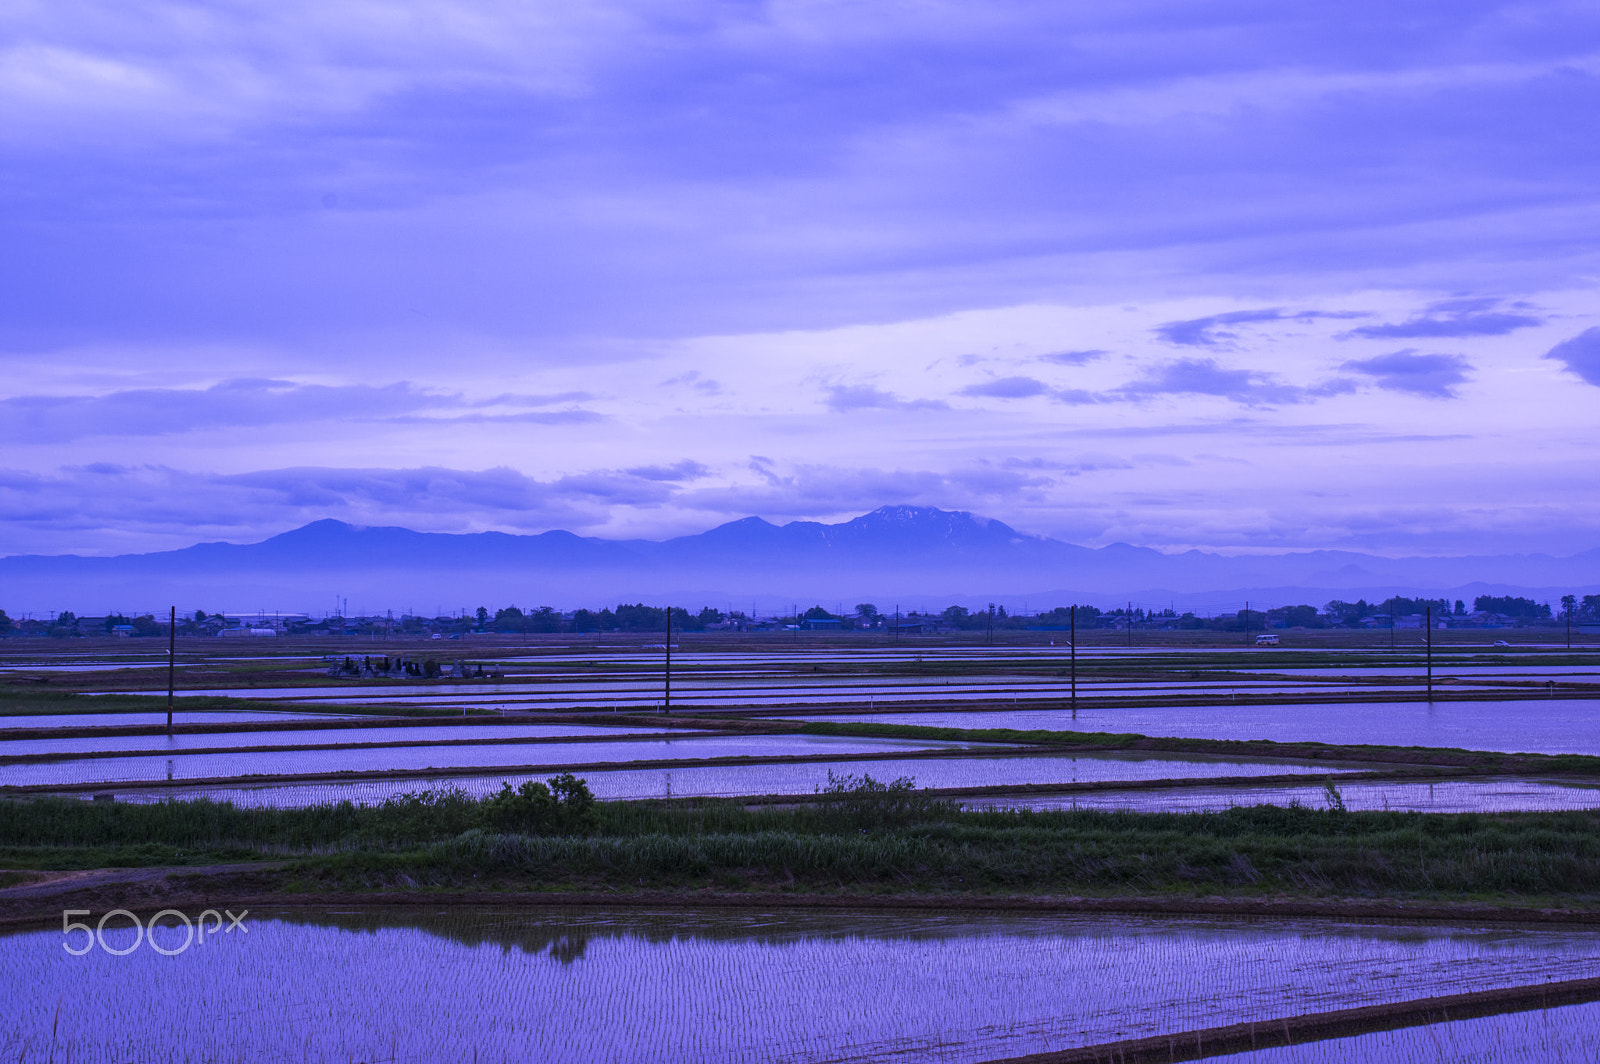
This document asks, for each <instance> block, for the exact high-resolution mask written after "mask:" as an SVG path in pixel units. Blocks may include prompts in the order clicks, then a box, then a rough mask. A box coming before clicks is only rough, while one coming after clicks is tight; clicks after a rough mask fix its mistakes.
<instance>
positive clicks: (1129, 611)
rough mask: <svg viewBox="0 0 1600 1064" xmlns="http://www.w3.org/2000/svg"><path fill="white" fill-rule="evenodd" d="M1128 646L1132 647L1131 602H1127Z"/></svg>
mask: <svg viewBox="0 0 1600 1064" xmlns="http://www.w3.org/2000/svg"><path fill="white" fill-rule="evenodd" d="M1128 647H1129V649H1132V647H1133V603H1131V602H1130V603H1128Z"/></svg>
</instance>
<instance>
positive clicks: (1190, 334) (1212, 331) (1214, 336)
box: [1155, 307, 1363, 348]
mask: <svg viewBox="0 0 1600 1064" xmlns="http://www.w3.org/2000/svg"><path fill="white" fill-rule="evenodd" d="M1359 317H1363V315H1362V314H1361V313H1360V312H1358V311H1324V310H1302V311H1296V312H1294V313H1285V312H1284V311H1283V310H1282V309H1281V308H1278V307H1268V308H1265V309H1263V310H1235V311H1232V312H1230V313H1227V314H1212V315H1210V316H1208V317H1204V318H1190V319H1188V320H1187V321H1169V322H1167V323H1165V324H1163V325H1158V326H1156V329H1155V333H1156V335H1157V336H1158V337H1160V338H1161V339H1162V340H1164V341H1166V342H1167V343H1169V344H1176V345H1177V346H1179V347H1214V348H1226V347H1231V346H1233V344H1234V341H1236V340H1237V339H1238V338H1239V333H1238V331H1237V330H1235V329H1231V328H1229V326H1234V325H1253V324H1259V323H1261V322H1268V321H1315V320H1317V319H1318V318H1359Z"/></svg>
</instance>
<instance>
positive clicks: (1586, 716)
mask: <svg viewBox="0 0 1600 1064" xmlns="http://www.w3.org/2000/svg"><path fill="white" fill-rule="evenodd" d="M789 719H804V720H831V721H876V722H879V723H883V724H920V725H925V726H927V727H937V728H1021V729H1034V728H1040V729H1051V730H1060V731H1084V732H1134V733H1137V734H1140V735H1161V736H1177V737H1181V738H1192V739H1270V740H1273V741H1275V742H1323V743H1336V744H1373V745H1381V746H1431V747H1450V748H1457V749H1467V750H1499V751H1503V752H1507V753H1535V754H1597V755H1600V699H1578V698H1531V699H1516V700H1513V699H1505V700H1500V699H1495V700H1489V701H1482V702H1478V701H1472V702H1446V701H1437V702H1432V703H1429V702H1329V703H1325V704H1310V705H1236V704H1233V703H1219V704H1216V705H1209V706H1154V707H1144V706H1116V707H1112V708H1107V709H1100V708H1096V709H1088V708H1085V709H1080V710H1078V712H1077V713H1076V714H1074V713H1072V712H1071V711H1070V710H1029V709H1022V710H1012V709H1006V708H1004V707H999V708H995V709H992V710H966V711H961V710H936V711H932V712H926V713H873V714H864V713H827V712H823V713H814V714H806V715H805V716H804V717H800V716H798V715H797V716H795V717H793V718H789Z"/></svg>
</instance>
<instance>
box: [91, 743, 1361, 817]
mask: <svg viewBox="0 0 1600 1064" xmlns="http://www.w3.org/2000/svg"><path fill="white" fill-rule="evenodd" d="M1361 767H1363V768H1364V767H1367V766H1361ZM1344 771H1351V769H1350V768H1348V767H1346V766H1340V765H1334V764H1316V765H1308V764H1303V763H1295V762H1285V761H1270V760H1262V761H1226V760H1223V759H1220V758H1216V759H1207V758H1203V757H1193V758H1185V757H1172V756H1165V757H1163V756H1160V755H1145V754H1093V755H1082V754H1080V755H1077V756H1068V755H1062V754H1040V755H1030V756H1026V757H1019V756H1015V755H1013V756H998V755H997V756H991V757H950V758H944V757H940V758H916V757H911V758H894V759H884V760H881V761H879V760H862V761H844V762H839V763H836V764H829V763H827V762H813V763H809V764H806V763H801V764H793V763H791V764H768V765H674V766H672V767H670V768H667V767H660V768H614V769H611V768H607V769H585V770H584V771H583V773H582V775H583V778H584V779H585V780H587V781H588V783H589V788H590V790H592V791H594V793H595V795H596V796H598V797H600V798H604V799H628V798H687V797H718V796H721V797H737V796H740V795H749V794H815V793H817V792H818V791H820V790H821V789H822V788H824V787H826V786H827V784H828V774H829V773H830V772H832V773H834V774H836V775H837V774H850V775H856V776H862V775H866V776H871V777H872V778H873V779H876V780H879V781H883V782H887V781H889V780H894V779H899V778H900V777H902V776H909V777H911V778H912V779H913V780H914V781H915V782H916V785H917V786H918V787H935V788H944V787H994V786H1001V785H1007V784H1020V783H1044V784H1053V783H1090V782H1099V781H1122V780H1156V779H1196V780H1198V779H1212V778H1216V777H1220V776H1227V777H1235V778H1237V777H1248V776H1277V775H1299V774H1303V773H1325V772H1344ZM509 778H511V779H512V780H513V782H515V781H516V780H519V779H520V778H521V777H509ZM507 779H508V776H507V774H505V773H494V772H485V773H484V774H483V775H481V776H479V775H473V776H450V777H434V778H431V779H430V778H425V777H419V778H408V779H399V780H359V781H353V782H350V783H326V784H324V783H315V784H309V783H282V784H266V783H263V784H260V785H251V784H248V783H241V784H238V785H226V786H223V785H219V786H207V787H178V788H171V789H168V788H164V787H163V788H149V789H146V790H140V789H139V787H138V785H137V783H134V784H131V785H126V786H119V787H118V789H117V799H118V800H119V801H159V800H161V799H162V798H165V797H171V798H198V797H209V798H214V799H217V800H219V801H223V800H225V801H231V802H234V803H236V804H238V805H252V806H255V805H271V806H282V807H290V806H303V805H315V804H317V803H320V802H335V801H342V800H345V799H348V800H350V801H353V802H368V803H371V802H380V801H382V800H383V799H384V798H387V797H389V796H390V795H393V794H398V793H401V792H404V791H418V790H427V789H437V788H453V787H459V788H460V789H462V790H464V791H466V792H467V793H469V794H472V795H477V796H480V797H481V796H483V795H486V794H492V793H494V792H495V791H497V790H499V789H500V785H501V783H502V782H504V781H506V780H507Z"/></svg>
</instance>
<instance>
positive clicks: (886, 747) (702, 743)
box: [0, 735, 983, 787]
mask: <svg viewBox="0 0 1600 1064" xmlns="http://www.w3.org/2000/svg"><path fill="white" fill-rule="evenodd" d="M981 745H983V744H973V743H961V742H936V741H928V740H909V739H852V738H842V737H835V736H828V735H716V736H703V737H695V738H688V737H686V738H681V739H680V738H672V739H638V740H623V741H618V742H605V743H597V742H574V743H539V742H529V743H507V744H495V745H485V744H474V743H461V744H456V743H451V744H448V745H444V746H423V747H394V746H389V747H372V748H367V747H358V748H351V749H336V750H273V751H262V752H256V751H250V750H248V749H245V750H239V751H237V752H227V753H216V754H182V753H179V754H174V755H172V756H170V757H169V756H166V755H134V756H128V757H106V758H80V759H74V760H66V761H50V762H43V763H37V764H21V765H5V766H3V767H0V785H8V786H15V787H27V786H40V785H52V784H67V783H101V782H105V783H111V782H116V781H121V780H158V779H216V778H222V777H228V776H248V775H300V774H309V773H328V774H333V773H339V772H359V771H369V772H371V771H386V772H426V771H428V770H429V769H445V768H473V767H485V768H488V767H492V766H505V767H515V766H524V765H537V766H548V767H552V768H554V769H555V770H556V771H560V770H561V768H562V767H565V766H569V765H586V764H595V763H602V762H624V761H656V760H680V759H691V758H702V759H703V758H716V757H793V756H816V755H824V756H826V755H831V756H834V757H844V756H849V755H856V754H874V753H888V752H907V753H910V752H914V751H917V750H929V749H947V750H961V749H969V748H973V747H978V746H981Z"/></svg>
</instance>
